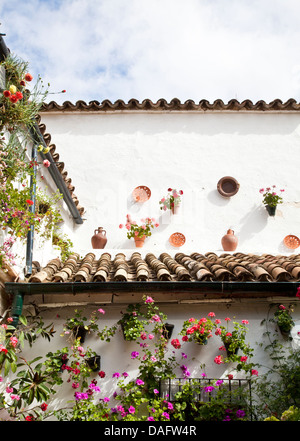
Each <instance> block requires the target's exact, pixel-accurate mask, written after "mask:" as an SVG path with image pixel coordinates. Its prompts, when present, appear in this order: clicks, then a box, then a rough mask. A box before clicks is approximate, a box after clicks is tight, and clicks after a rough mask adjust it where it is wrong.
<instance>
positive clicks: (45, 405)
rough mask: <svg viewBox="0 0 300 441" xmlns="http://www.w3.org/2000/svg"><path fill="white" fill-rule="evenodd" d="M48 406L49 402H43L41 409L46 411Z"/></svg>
mask: <svg viewBox="0 0 300 441" xmlns="http://www.w3.org/2000/svg"><path fill="white" fill-rule="evenodd" d="M47 407H48V404H46V403H43V404H42V405H41V409H42V410H43V411H44V412H45V410H47Z"/></svg>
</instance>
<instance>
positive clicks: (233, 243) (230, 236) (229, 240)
mask: <svg viewBox="0 0 300 441" xmlns="http://www.w3.org/2000/svg"><path fill="white" fill-rule="evenodd" d="M221 243H222V247H223V250H224V251H235V249H236V247H237V245H238V239H237V237H236V236H235V235H234V231H233V230H231V229H229V230H227V234H225V236H223V237H222V240H221Z"/></svg>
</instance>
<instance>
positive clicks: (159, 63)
mask: <svg viewBox="0 0 300 441" xmlns="http://www.w3.org/2000/svg"><path fill="white" fill-rule="evenodd" d="M299 13H300V3H299V1H298V0H260V1H258V0H252V1H251V2H249V1H248V0H186V1H185V2H183V1H182V0H97V1H93V0H63V1H58V0H56V1H54V0H52V1H51V0H49V1H46V0H44V1H43V0H28V1H27V2H19V1H17V0H4V2H3V4H2V5H0V16H1V17H2V18H1V23H2V26H1V27H0V31H1V32H2V33H5V34H6V37H4V38H5V42H6V44H7V46H8V47H9V48H10V49H11V51H12V52H13V53H15V54H16V55H19V56H20V57H21V58H23V59H25V60H26V61H29V64H30V67H31V70H32V71H33V72H34V73H35V74H37V73H40V74H41V75H42V77H43V79H44V81H45V82H50V84H51V90H53V91H56V90H57V91H58V90H62V89H66V90H67V93H66V94H64V95H50V96H49V99H53V100H54V101H57V102H62V101H64V100H69V101H71V102H76V101H77V100H83V101H86V102H89V101H91V100H98V101H100V102H101V101H102V100H104V99H110V100H111V101H115V100H116V99H119V98H120V99H123V100H124V101H128V100H129V99H131V98H137V99H138V100H140V101H142V100H143V99H145V98H150V99H152V100H153V101H156V100H157V99H159V98H165V99H167V100H170V99H172V98H174V97H177V98H179V99H180V100H182V101H185V100H186V99H193V100H194V101H196V102H198V101H199V100H201V99H208V100H209V101H213V100H215V99H217V98H221V99H223V100H224V101H225V102H227V101H228V100H230V99H232V98H237V99H238V100H240V101H242V100H244V99H247V98H248V99H251V100H252V101H254V102H256V101H257V100H259V99H264V100H265V101H267V102H269V101H272V100H273V99H275V98H280V99H282V100H283V101H286V100H287V99H289V98H295V99H296V100H299V94H300V75H299V65H300V60H299V57H300V55H299V53H298V50H297V49H298V47H299V43H300V30H299V26H298V17H299Z"/></svg>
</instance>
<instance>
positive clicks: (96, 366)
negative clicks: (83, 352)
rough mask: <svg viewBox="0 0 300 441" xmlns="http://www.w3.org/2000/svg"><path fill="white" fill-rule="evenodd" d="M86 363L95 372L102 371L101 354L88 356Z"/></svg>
mask: <svg viewBox="0 0 300 441" xmlns="http://www.w3.org/2000/svg"><path fill="white" fill-rule="evenodd" d="M86 364H87V365H88V367H89V368H91V369H92V371H93V372H97V371H100V365H101V357H100V355H95V356H94V357H90V358H87V359H86Z"/></svg>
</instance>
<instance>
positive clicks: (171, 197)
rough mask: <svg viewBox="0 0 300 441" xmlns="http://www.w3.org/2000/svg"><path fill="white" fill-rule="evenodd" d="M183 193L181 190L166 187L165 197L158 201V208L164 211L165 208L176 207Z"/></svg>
mask: <svg viewBox="0 0 300 441" xmlns="http://www.w3.org/2000/svg"><path fill="white" fill-rule="evenodd" d="M182 195H183V191H182V190H179V191H177V190H175V189H172V188H168V194H167V196H166V197H163V198H162V199H161V200H160V201H159V203H160V205H161V207H160V209H161V210H164V211H166V210H167V209H169V210H172V209H174V208H175V207H178V206H179V204H180V202H181V199H180V196H182Z"/></svg>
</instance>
